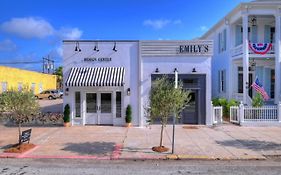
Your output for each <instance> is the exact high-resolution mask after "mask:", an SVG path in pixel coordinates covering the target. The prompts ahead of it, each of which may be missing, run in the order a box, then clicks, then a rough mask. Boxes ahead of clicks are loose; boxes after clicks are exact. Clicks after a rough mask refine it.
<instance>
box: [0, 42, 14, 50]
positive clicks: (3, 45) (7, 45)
mask: <svg viewBox="0 0 281 175" xmlns="http://www.w3.org/2000/svg"><path fill="white" fill-rule="evenodd" d="M15 50H17V45H16V44H15V43H14V42H13V41H11V40H9V39H5V40H3V41H0V51H3V52H11V51H15Z"/></svg>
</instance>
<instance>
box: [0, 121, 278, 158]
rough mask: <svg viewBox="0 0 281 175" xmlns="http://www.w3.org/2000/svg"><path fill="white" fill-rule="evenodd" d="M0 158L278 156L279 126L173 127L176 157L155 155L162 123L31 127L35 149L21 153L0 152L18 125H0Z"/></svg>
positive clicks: (168, 140)
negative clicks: (145, 125)
mask: <svg viewBox="0 0 281 175" xmlns="http://www.w3.org/2000/svg"><path fill="white" fill-rule="evenodd" d="M0 131H1V132H0V157H18V158H72V159H108V160H109V159H210V160H215V159H223V160H230V159H231V160H232V159H235V160H236V159H239V160H240V159H241V160H244V159H245V160H249V159H265V157H266V156H272V155H281V134H280V133H281V127H240V126H236V125H231V124H228V125H221V126H216V127H207V126H198V127H187V126H185V125H177V126H176V145H175V155H171V152H167V153H155V152H153V151H152V150H151V148H152V147H153V146H158V145H159V138H160V126H159V125H152V126H151V127H148V128H137V127H132V128H125V127H116V126H75V127H70V128H64V127H34V128H33V132H32V140H31V142H32V143H34V144H36V145H37V147H36V148H35V149H33V150H31V151H29V152H27V153H25V154H22V155H8V154H5V153H3V150H4V148H5V147H7V145H9V144H12V143H16V142H17V128H16V127H6V126H3V125H0ZM171 136H172V127H171V126H167V127H166V128H165V133H164V145H165V146H166V147H169V148H171Z"/></svg>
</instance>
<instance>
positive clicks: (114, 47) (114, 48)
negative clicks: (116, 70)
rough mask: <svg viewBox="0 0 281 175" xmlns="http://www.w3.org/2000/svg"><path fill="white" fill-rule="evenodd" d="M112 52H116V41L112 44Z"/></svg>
mask: <svg viewBox="0 0 281 175" xmlns="http://www.w3.org/2000/svg"><path fill="white" fill-rule="evenodd" d="M112 50H113V51H114V52H117V49H116V42H114V46H113V49H112Z"/></svg>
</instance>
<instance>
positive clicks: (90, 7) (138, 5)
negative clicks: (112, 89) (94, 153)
mask: <svg viewBox="0 0 281 175" xmlns="http://www.w3.org/2000/svg"><path fill="white" fill-rule="evenodd" d="M248 1H249V0H24V1H23V0H1V6H0V65H5V66H10V67H18V68H22V69H27V70H34V71H42V58H43V57H47V56H49V57H50V58H51V59H53V60H55V66H56V67H57V66H61V65H62V40H64V39H73V40H76V39H90V40H94V39H101V40H103V39H104V40H107V39H110V40H131V39H132V40H189V39H194V38H197V37H200V36H202V35H203V34H204V33H205V32H206V31H208V29H210V28H211V27H212V26H213V25H215V24H216V23H217V22H218V21H219V20H220V19H221V18H223V17H224V16H225V15H226V14H227V13H228V12H230V11H231V10H232V9H233V8H235V7H236V6H237V5H238V4H239V3H241V2H248ZM11 62H12V63H13V64H7V63H11ZM22 62H32V63H28V64H23V63H22ZM15 63H20V64H15Z"/></svg>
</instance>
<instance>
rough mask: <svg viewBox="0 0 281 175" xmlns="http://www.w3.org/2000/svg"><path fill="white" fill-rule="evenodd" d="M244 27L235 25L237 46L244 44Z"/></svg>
mask: <svg viewBox="0 0 281 175" xmlns="http://www.w3.org/2000/svg"><path fill="white" fill-rule="evenodd" d="M242 37H243V36H242V27H241V26H236V27H235V46H238V45H240V44H242Z"/></svg>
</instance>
